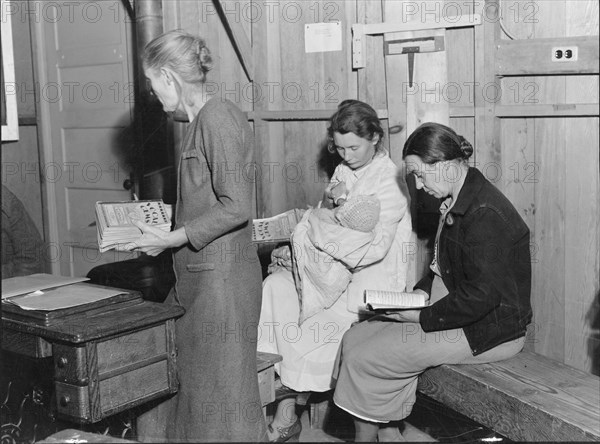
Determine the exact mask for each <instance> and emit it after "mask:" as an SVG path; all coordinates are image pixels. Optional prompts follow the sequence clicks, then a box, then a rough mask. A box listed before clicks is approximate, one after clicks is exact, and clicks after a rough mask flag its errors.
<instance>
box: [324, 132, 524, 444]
mask: <svg viewBox="0 0 600 444" xmlns="http://www.w3.org/2000/svg"><path fill="white" fill-rule="evenodd" d="M472 153H473V147H472V146H471V144H470V143H469V142H467V141H466V140H465V139H464V138H463V137H461V136H459V135H457V134H456V133H455V132H454V131H453V130H452V129H450V128H448V127H446V126H444V125H441V124H437V123H425V124H423V125H421V126H420V127H419V128H417V129H416V130H415V131H414V133H413V134H411V136H410V137H409V138H408V140H407V141H406V143H405V145H404V150H403V158H404V160H405V162H406V168H407V172H408V173H410V174H413V175H414V176H415V179H416V186H417V188H418V189H423V190H424V191H425V192H427V193H429V194H431V195H433V196H435V197H437V198H439V199H441V200H442V205H441V207H440V213H441V216H440V223H439V226H438V231H437V235H436V242H435V250H434V259H433V262H432V264H431V270H430V271H429V273H428V274H427V275H426V276H425V277H424V278H423V279H422V280H421V281H419V282H418V283H417V285H416V286H415V289H414V290H413V291H414V292H415V293H425V294H426V295H427V296H428V297H429V298H430V299H429V305H428V306H427V307H425V308H422V309H420V310H404V311H399V312H395V313H394V314H388V315H386V316H385V317H378V318H372V319H371V320H369V321H366V322H362V323H360V324H358V325H356V326H354V327H352V328H351V329H350V330H349V331H348V332H346V334H345V335H344V338H343V341H342V348H341V364H340V367H339V371H338V374H337V385H336V390H335V395H334V401H335V403H336V404H337V405H338V406H339V407H341V408H342V409H344V410H346V411H348V412H349V413H351V414H352V415H353V416H354V421H355V426H356V438H355V441H374V440H375V439H376V438H377V436H378V434H379V440H380V441H387V440H399V439H401V438H402V437H401V435H400V432H399V430H398V428H397V427H395V426H396V425H397V424H396V423H395V421H399V420H402V419H404V418H405V417H407V416H408V415H409V414H410V412H411V410H412V406H413V404H414V402H415V399H416V388H417V378H418V376H419V375H420V374H421V373H422V372H423V371H425V370H426V369H428V368H430V367H434V366H437V365H441V364H478V363H485V362H493V361H498V360H502V359H507V358H509V357H511V356H514V355H515V354H517V353H518V352H519V351H520V350H521V349H522V348H523V344H524V342H525V333H526V328H527V325H528V324H529V322H530V321H531V316H532V311H531V304H530V291H531V263H530V253H529V229H528V228H527V225H526V224H525V222H524V221H523V219H522V218H521V216H520V215H519V213H518V212H517V210H516V209H515V208H514V207H513V205H512V204H511V203H510V202H509V201H508V199H507V198H506V197H505V196H504V195H503V194H502V193H501V192H500V191H499V190H498V189H497V188H496V187H494V185H492V184H491V183H490V182H489V181H488V180H487V179H485V178H484V176H483V175H482V174H481V173H480V172H479V171H478V170H477V169H475V168H472V167H469V165H468V164H467V159H468V158H469V157H470V156H471V154H472Z"/></svg>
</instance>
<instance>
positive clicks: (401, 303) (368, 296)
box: [364, 290, 428, 310]
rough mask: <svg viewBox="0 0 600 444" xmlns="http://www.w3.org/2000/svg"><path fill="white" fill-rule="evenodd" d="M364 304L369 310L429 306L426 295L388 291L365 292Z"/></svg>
mask: <svg viewBox="0 0 600 444" xmlns="http://www.w3.org/2000/svg"><path fill="white" fill-rule="evenodd" d="M364 302H365V305H366V306H367V309H368V310H405V309H410V308H413V309H415V308H423V307H427V305H428V299H427V296H425V295H424V294H415V293H405V292H402V291H386V290H365V293H364Z"/></svg>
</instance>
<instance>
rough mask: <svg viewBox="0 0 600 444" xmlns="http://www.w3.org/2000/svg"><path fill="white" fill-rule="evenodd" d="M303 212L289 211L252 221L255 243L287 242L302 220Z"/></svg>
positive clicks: (297, 210)
mask: <svg viewBox="0 0 600 444" xmlns="http://www.w3.org/2000/svg"><path fill="white" fill-rule="evenodd" d="M302 214H303V210H299V209H294V210H288V211H286V212H284V213H281V214H278V215H277V216H273V217H267V218H264V219H254V220H253V221H252V241H253V242H285V241H289V240H290V236H291V235H292V233H293V231H294V228H295V227H296V225H298V222H300V220H301V219H302Z"/></svg>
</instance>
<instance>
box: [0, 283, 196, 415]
mask: <svg viewBox="0 0 600 444" xmlns="http://www.w3.org/2000/svg"><path fill="white" fill-rule="evenodd" d="M124 292H126V293H131V292H130V291H129V290H124ZM122 299H123V298H122ZM123 301H125V302H126V303H115V304H108V305H105V306H103V307H95V308H94V309H93V310H89V311H80V312H79V313H76V314H73V313H65V316H64V317H62V318H61V317H60V316H58V317H57V318H56V320H55V321H53V322H52V323H51V325H39V324H40V320H39V319H31V320H28V319H27V317H26V316H24V317H23V316H21V317H19V316H12V318H11V319H9V318H8V317H9V316H10V315H9V314H8V313H4V311H3V315H2V329H3V335H2V348H3V349H5V350H7V351H10V352H15V353H19V354H22V355H26V356H33V357H47V356H52V357H53V361H54V375H53V377H54V386H55V390H56V403H57V405H56V408H57V412H58V413H59V414H60V415H61V416H62V417H64V418H66V419H69V420H71V421H75V422H79V423H93V422H97V421H100V420H101V419H103V418H105V417H107V416H110V415H113V414H115V413H118V412H121V411H124V410H127V409H129V408H132V407H135V406H137V405H140V404H142V403H145V402H148V401H150V400H153V399H156V398H159V397H162V396H165V395H168V394H172V393H175V392H176V391H177V385H178V382H177V376H176V371H175V366H176V351H175V338H174V334H175V333H174V332H175V328H174V322H175V319H176V318H178V317H180V316H182V315H183V313H184V309H183V308H182V307H179V306H173V305H163V304H158V303H154V302H148V301H144V300H142V299H141V297H139V295H136V296H135V297H134V298H131V297H127V298H124V299H123V300H122V302H123ZM42 324H43V322H42Z"/></svg>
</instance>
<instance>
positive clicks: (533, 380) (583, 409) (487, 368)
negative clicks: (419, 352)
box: [418, 352, 600, 442]
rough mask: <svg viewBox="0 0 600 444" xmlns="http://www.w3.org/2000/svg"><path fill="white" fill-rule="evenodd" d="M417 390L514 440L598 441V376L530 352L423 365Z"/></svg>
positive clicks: (599, 419) (599, 424)
mask: <svg viewBox="0 0 600 444" xmlns="http://www.w3.org/2000/svg"><path fill="white" fill-rule="evenodd" d="M418 390H419V392H420V393H422V394H424V395H427V396H429V397H430V398H433V399H435V400H437V401H439V402H441V403H443V404H444V405H446V406H448V407H449V408H451V409H452V410H454V411H457V412H459V413H462V414H463V415H465V416H468V417H469V418H471V419H473V420H474V421H476V422H478V423H480V424H482V425H484V426H486V427H489V428H490V429H492V430H494V431H496V432H498V433H500V434H502V435H504V436H506V437H507V438H509V439H511V440H515V441H570V442H573V441H600V378H598V377H597V376H594V375H591V374H589V373H585V372H583V371H580V370H577V369H575V368H573V367H569V366H567V365H565V364H562V363H559V362H557V361H554V360H551V359H548V358H546V357H544V356H542V355H539V354H536V353H532V352H521V353H519V354H518V355H517V356H515V357H514V358H511V359H508V360H505V361H500V362H495V363H492V364H481V365H442V366H440V367H436V368H432V369H429V370H427V371H426V372H425V373H424V374H423V375H422V376H421V377H420V378H419V385H418Z"/></svg>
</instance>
